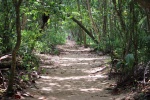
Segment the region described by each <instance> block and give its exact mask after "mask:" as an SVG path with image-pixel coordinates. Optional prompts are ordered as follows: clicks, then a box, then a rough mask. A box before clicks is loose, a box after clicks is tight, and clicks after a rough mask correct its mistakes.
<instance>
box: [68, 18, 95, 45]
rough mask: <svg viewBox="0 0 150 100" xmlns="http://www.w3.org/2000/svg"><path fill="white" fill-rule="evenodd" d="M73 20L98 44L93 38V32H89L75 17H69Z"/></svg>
mask: <svg viewBox="0 0 150 100" xmlns="http://www.w3.org/2000/svg"><path fill="white" fill-rule="evenodd" d="M71 19H72V20H73V21H74V22H76V23H77V24H78V25H79V26H80V27H81V28H82V29H83V30H84V31H85V32H86V33H87V35H89V36H90V37H91V39H92V40H93V41H94V42H95V43H96V44H98V41H97V40H96V39H95V37H94V36H93V34H92V33H91V32H89V31H88V30H87V29H86V28H85V27H84V26H83V25H82V23H81V22H79V21H78V20H77V19H75V18H74V17H72V18H71Z"/></svg>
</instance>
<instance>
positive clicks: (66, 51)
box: [27, 41, 124, 100]
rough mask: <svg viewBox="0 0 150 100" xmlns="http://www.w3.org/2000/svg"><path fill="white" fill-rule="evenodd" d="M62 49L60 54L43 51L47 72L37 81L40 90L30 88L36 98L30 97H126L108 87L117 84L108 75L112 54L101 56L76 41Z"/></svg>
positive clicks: (97, 99) (41, 99)
mask: <svg viewBox="0 0 150 100" xmlns="http://www.w3.org/2000/svg"><path fill="white" fill-rule="evenodd" d="M58 48H59V49H60V50H61V53H60V55H59V56H52V55H46V54H39V57H40V58H41V61H42V63H41V66H40V67H41V68H44V69H45V71H46V73H45V74H43V75H42V76H41V78H40V79H39V80H37V82H36V83H37V84H36V85H37V87H38V88H39V89H35V88H31V89H28V91H29V92H30V93H31V94H32V95H34V98H28V99H27V100H120V99H119V98H121V97H123V96H124V95H123V94H121V95H111V93H110V90H106V88H108V87H110V86H111V84H114V82H113V81H112V80H108V78H107V72H108V67H109V64H108V62H109V61H110V58H109V57H108V56H98V55H97V54H94V53H91V52H90V50H91V49H90V48H84V47H80V46H78V45H76V44H75V43H74V42H73V41H68V42H67V43H66V44H65V45H61V46H58Z"/></svg>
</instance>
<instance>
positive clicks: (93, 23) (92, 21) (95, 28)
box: [86, 0, 100, 42]
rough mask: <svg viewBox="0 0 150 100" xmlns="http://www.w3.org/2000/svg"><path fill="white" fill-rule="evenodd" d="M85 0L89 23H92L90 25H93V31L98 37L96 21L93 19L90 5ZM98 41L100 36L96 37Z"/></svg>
mask: <svg viewBox="0 0 150 100" xmlns="http://www.w3.org/2000/svg"><path fill="white" fill-rule="evenodd" d="M86 1H87V8H88V13H89V17H90V20H91V23H92V27H93V29H94V32H95V33H96V34H97V37H98V36H99V31H98V28H97V27H96V23H95V22H94V19H93V17H92V13H91V5H90V2H89V0H86ZM98 42H100V38H99V37H98Z"/></svg>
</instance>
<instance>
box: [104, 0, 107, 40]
mask: <svg viewBox="0 0 150 100" xmlns="http://www.w3.org/2000/svg"><path fill="white" fill-rule="evenodd" d="M103 7H104V10H103V36H104V37H105V36H106V34H107V11H106V10H107V0H104V4H103Z"/></svg>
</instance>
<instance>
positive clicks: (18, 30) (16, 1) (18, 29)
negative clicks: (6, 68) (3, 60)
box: [6, 0, 22, 95]
mask: <svg viewBox="0 0 150 100" xmlns="http://www.w3.org/2000/svg"><path fill="white" fill-rule="evenodd" d="M12 2H13V5H14V7H15V13H16V34H17V42H16V45H15V47H14V49H13V51H12V65H11V71H10V76H9V83H8V88H7V93H6V94H8V95H9V94H11V93H13V91H14V90H13V84H14V76H15V70H16V54H17V51H18V50H19V47H20V44H21V25H20V6H21V3H22V0H12Z"/></svg>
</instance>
